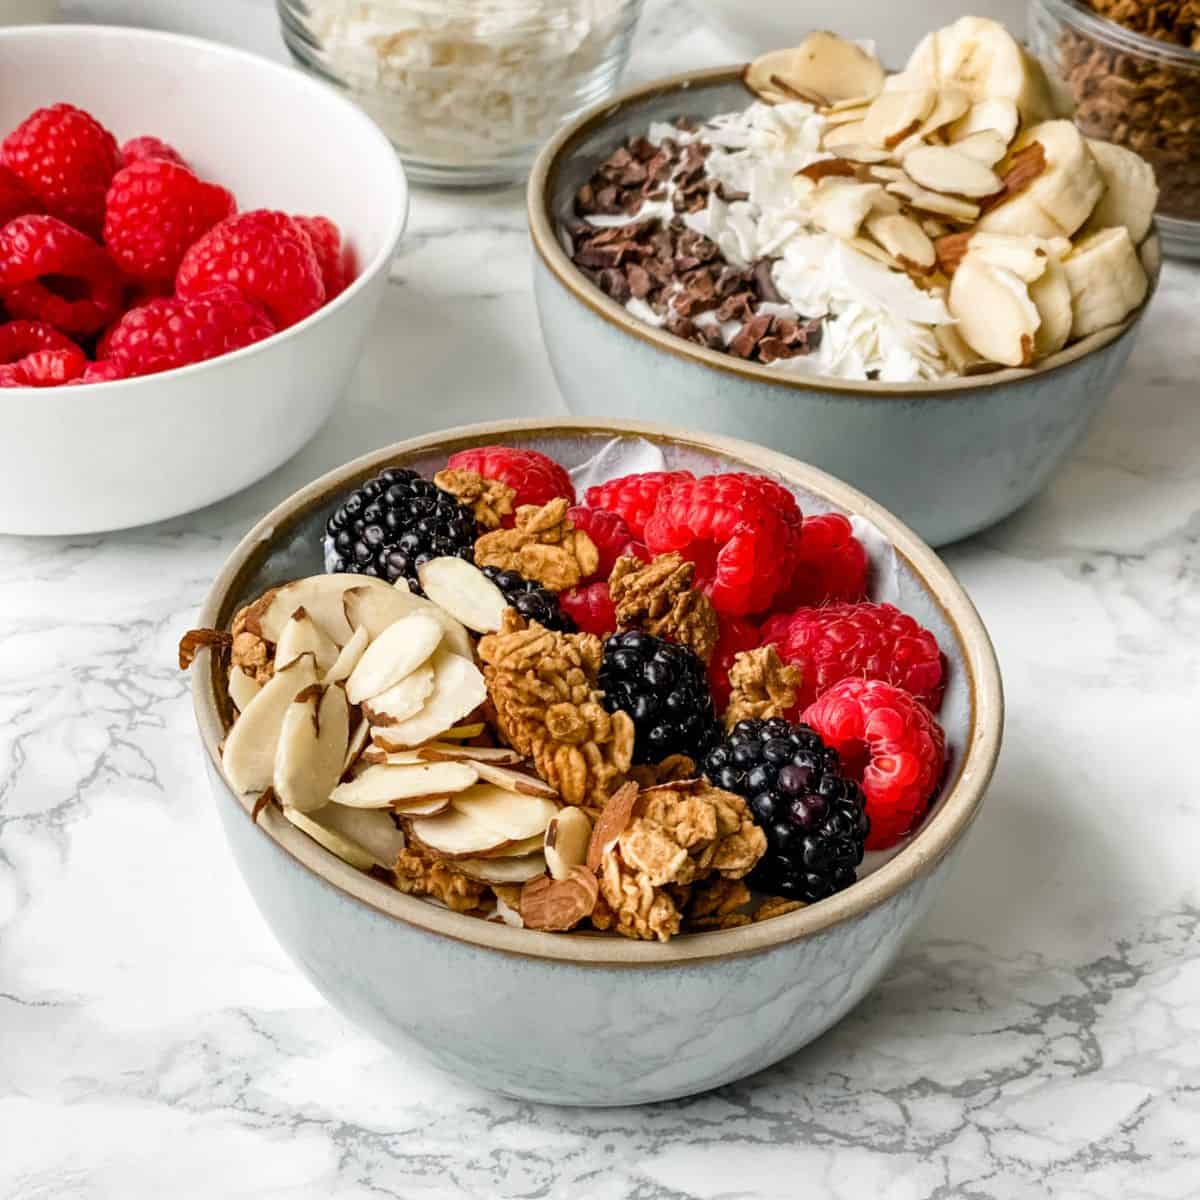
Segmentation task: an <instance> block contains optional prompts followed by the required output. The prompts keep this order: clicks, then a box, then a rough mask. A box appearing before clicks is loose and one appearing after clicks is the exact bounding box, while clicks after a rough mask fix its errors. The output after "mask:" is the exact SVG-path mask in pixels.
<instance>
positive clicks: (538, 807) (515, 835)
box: [441, 763, 558, 842]
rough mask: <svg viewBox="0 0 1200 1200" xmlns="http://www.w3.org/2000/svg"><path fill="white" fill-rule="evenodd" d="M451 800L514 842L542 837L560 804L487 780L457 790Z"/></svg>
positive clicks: (459, 807) (469, 814)
mask: <svg viewBox="0 0 1200 1200" xmlns="http://www.w3.org/2000/svg"><path fill="white" fill-rule="evenodd" d="M441 765H442V766H446V767H449V766H462V765H465V764H460V763H442V764H441ZM476 765H478V764H476ZM451 803H452V804H453V806H454V807H455V808H456V809H457V810H458V811H459V812H462V813H466V814H467V815H468V816H470V817H471V818H472V820H475V821H478V822H479V823H480V824H482V825H486V826H487V827H488V828H489V829H492V830H494V831H495V832H496V833H499V834H502V835H503V837H504V840H505V841H512V842H519V841H521V840H522V839H523V838H531V837H541V836H542V834H544V833H545V831H546V826H547V825H548V824H549V823H550V820H551V818H552V817H553V816H554V814H555V813H556V812H558V805H557V804H556V803H555V802H554V801H553V800H550V799H547V798H546V797H544V796H528V795H525V794H523V793H520V792H514V791H510V790H509V789H508V788H502V787H497V786H496V785H495V784H488V783H480V784H476V785H475V786H474V787H470V788H467V789H466V790H465V791H461V792H458V793H457V794H456V795H455V796H454V797H453V799H452V801H451Z"/></svg>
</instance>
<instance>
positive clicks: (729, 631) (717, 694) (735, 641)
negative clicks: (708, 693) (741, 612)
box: [708, 616, 759, 713]
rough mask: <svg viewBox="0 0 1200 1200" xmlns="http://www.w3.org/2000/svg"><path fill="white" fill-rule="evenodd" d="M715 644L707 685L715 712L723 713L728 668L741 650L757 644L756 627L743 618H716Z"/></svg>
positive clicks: (727, 697)
mask: <svg viewBox="0 0 1200 1200" xmlns="http://www.w3.org/2000/svg"><path fill="white" fill-rule="evenodd" d="M717 629H718V636H717V644H716V647H715V648H714V649H713V655H712V659H711V661H710V662H709V664H708V685H709V687H710V688H711V689H712V696H713V703H714V704H715V705H716V706H717V712H719V713H722V712H724V711H725V706H726V705H727V704H728V703H729V668H730V667H732V666H733V660H734V659H735V658H736V657H737V656H738V654H740V653H741V652H742V651H743V650H753V649H755V647H757V646H758V644H759V634H758V626H757V625H755V624H754V622H753V621H747V620H746V618H745V617H721V616H718V618H717Z"/></svg>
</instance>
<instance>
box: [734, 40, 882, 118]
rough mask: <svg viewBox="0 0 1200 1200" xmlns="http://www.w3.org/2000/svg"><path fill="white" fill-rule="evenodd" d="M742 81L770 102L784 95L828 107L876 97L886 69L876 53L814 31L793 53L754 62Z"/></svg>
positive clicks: (780, 52) (776, 52) (776, 53)
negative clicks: (838, 102)
mask: <svg viewBox="0 0 1200 1200" xmlns="http://www.w3.org/2000/svg"><path fill="white" fill-rule="evenodd" d="M742 78H743V81H744V82H745V84H746V86H747V87H748V88H749V89H750V90H751V91H752V92H754V93H756V94H757V95H759V96H762V97H764V98H766V99H768V100H769V101H771V102H775V101H776V100H777V99H778V97H779V96H780V95H782V96H784V97H788V96H790V97H792V98H800V99H809V100H810V101H811V102H815V103H817V104H820V105H825V106H828V105H830V104H834V103H836V102H837V101H839V100H852V99H855V98H858V97H874V96H877V95H878V94H879V91H880V89H881V88H882V87H883V80H884V70H883V67H882V66H880V64H879V60H878V59H877V58H876V57H875V56H874V55H873V54H868V53H867V52H866V51H865V50H863V49H862V47H860V46H856V45H855V44H854V43H853V42H848V41H846V40H845V39H844V38H840V37H838V36H837V35H836V34H833V33H825V32H814V33H810V34H809V35H808V36H807V37H805V38H804V40H803V41H802V42H801V43H800V44H799V45H798V46H795V47H793V48H792V49H790V50H772V51H771V52H770V53H769V54H764V55H762V56H761V57H759V58H756V59H755V60H754V61H753V62H752V63H751V64H750V65H749V66H748V67H747V68H746V71H745V74H744V75H743V77H742Z"/></svg>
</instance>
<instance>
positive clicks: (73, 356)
mask: <svg viewBox="0 0 1200 1200" xmlns="http://www.w3.org/2000/svg"><path fill="white" fill-rule="evenodd" d="M86 366H87V359H86V358H85V357H84V355H83V351H82V350H80V349H79V347H78V346H71V347H70V348H69V349H60V350H34V351H32V352H31V353H29V354H26V355H25V356H24V358H20V359H18V360H17V361H16V362H13V363H7V364H5V365H4V366H0V387H58V385H59V384H61V383H70V382H71V381H72V380H73V379H78V378H79V376H80V375H82V374H83V372H84V368H85V367H86Z"/></svg>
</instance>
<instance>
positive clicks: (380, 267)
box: [0, 24, 411, 401]
mask: <svg viewBox="0 0 1200 1200" xmlns="http://www.w3.org/2000/svg"><path fill="white" fill-rule="evenodd" d="M47 35H51V36H52V37H54V38H57V39H59V40H67V39H71V38H74V39H81V40H83V39H86V40H88V41H90V42H93V43H94V42H95V41H96V40H97V39H101V38H108V39H111V40H113V41H136V42H143V43H151V44H156V45H160V46H161V45H173V46H188V47H192V48H194V49H195V48H198V49H200V50H202V51H203V52H205V53H210V54H213V55H215V56H216V57H218V58H227V59H234V60H241V61H242V62H244V63H246V64H247V65H251V64H252V65H253V68H255V69H258V70H260V71H263V72H264V73H267V74H270V75H274V76H276V77H278V78H281V79H284V78H286V79H287V80H288V81H289V83H290V84H292V85H294V86H297V87H299V88H300V89H301V90H302V91H306V92H308V93H309V94H311V95H312V96H314V97H319V98H320V100H319V102H320V103H327V104H330V105H332V106H333V107H334V108H335V109H338V110H340V111H341V112H342V114H343V115H344V116H345V117H346V118H347V119H348V120H349V121H350V122H351V123H353V124H356V125H358V126H359V127H360V128H361V129H362V130H363V131H364V133H365V134H366V136H367V137H368V139H372V140H374V141H375V142H376V144H377V145H378V146H379V149H380V150H381V151H382V152H384V153H382V154H381V155H380V161H381V162H383V163H387V164H389V165H390V171H389V172H388V174H389V176H390V182H391V188H392V190H393V191H394V193H395V197H396V203H395V205H394V206H393V211H392V215H391V219H390V224H389V226H388V228H387V230H386V232H385V233H384V235H383V238H382V239H381V242H380V246H379V249H378V250H377V251H376V252H375V254H374V256H373V257H372V258H371V260H370V262H368V263H364V264H363V266H362V267H361V268H360V269H359V272H358V275H357V276H356V277H355V279H354V281H353V283H351V284H350V286H349V287H347V288H346V289H345V290H344V291H342V292H340V293H339V294H338V295H337V296H335V297H334V298H333V299H332V300H330V301H329V302H328V303H326V304H322V305H321V307H320V308H318V309H317V310H316V311H315V312H312V313H309V315H308V316H307V317H305V318H304V319H303V320H302V321H297V322H296V323H295V324H294V325H289V326H288V327H287V328H286V329H281V330H279V331H278V332H276V333H273V334H271V336H270V337H267V338H263V339H262V341H258V342H253V343H252V344H251V345H249V346H243V347H242V348H241V349H240V350H234V351H232V352H231V353H229V354H221V355H218V356H217V357H216V358H209V359H205V360H204V361H203V362H198V363H189V364H188V365H187V366H183V367H174V368H172V369H171V370H169V371H160V372H158V373H157V374H154V375H141V376H135V377H134V378H132V379H117V380H108V381H99V382H96V383H65V384H62V385H61V386H59V387H57V388H55V389H54V390H55V392H56V393H57V394H58V396H60V397H62V396H65V397H67V398H70V397H73V396H75V395H76V394H79V393H83V392H86V393H87V398H88V400H89V401H90V400H91V399H92V398H93V394H92V389H93V388H99V387H102V388H104V389H106V391H105V394H106V395H111V394H112V389H114V388H118V387H119V388H124V389H127V390H132V389H137V388H140V389H151V388H154V387H155V386H156V385H157V386H159V387H161V386H162V381H163V380H164V379H166V378H170V379H177V378H179V377H181V376H183V375H195V374H198V373H199V372H202V371H211V370H214V369H218V368H220V367H222V366H226V365H228V364H229V363H231V362H233V361H235V360H237V361H240V360H242V359H245V358H250V357H252V356H254V355H256V354H262V353H264V352H266V351H267V350H269V349H274V348H276V347H279V346H281V345H282V344H283V343H284V342H285V341H287V340H289V339H291V338H293V337H300V336H303V334H304V332H305V331H306V330H308V329H310V328H312V326H314V325H316V324H318V323H319V322H320V321H322V320H323V319H325V318H326V317H329V316H331V315H332V314H333V313H335V312H336V311H337V310H338V309H339V308H342V307H344V306H345V305H347V304H351V303H353V301H354V298H355V297H356V296H357V295H358V294H359V293H360V292H362V291H363V290H364V289H365V288H367V287H368V286H369V285H370V282H371V281H372V280H373V279H374V278H375V277H376V276H377V275H378V274H379V273H380V271H386V270H388V268H389V266H390V264H391V261H392V259H393V257H395V254H396V247H397V246H398V245H399V243H400V239H401V238H402V237H403V236H404V231H405V229H406V228H407V226H408V217H409V209H410V205H411V196H410V192H409V186H408V176H407V175H406V174H405V172H404V165H403V164H402V163H401V161H400V158H399V156H398V155H397V154H396V151H395V149H394V148H393V146H392V144H391V142H389V141H388V140H387V137H386V136H385V135H384V133H383V131H382V130H381V129H380V128H379V126H378V125H376V124H375V122H374V121H372V120H371V118H370V117H368V116H367V114H366V113H365V112H363V110H362V109H360V108H359V107H358V106H357V105H356V104H354V103H353V102H352V101H351V100H349V99H348V98H347V97H346V96H343V95H341V94H340V93H339V92H337V91H336V90H335V89H334V88H332V87H330V86H329V85H328V84H325V83H322V82H321V81H319V80H317V79H314V78H313V77H312V76H310V75H306V74H305V73H304V72H302V71H299V70H297V69H296V68H295V67H291V66H288V65H287V64H286V63H279V62H274V61H272V60H271V59H269V58H264V57H263V56H262V55H260V54H255V53H253V52H252V51H250V50H243V49H242V48H241V47H238V46H230V45H226V44H225V43H224V42H217V41H213V40H211V39H209V38H202V37H195V36H193V35H191V34H186V33H172V32H170V31H169V30H162V29H141V28H136V27H130V26H126V25H80V24H64V25H13V26H8V27H5V28H0V44H2V43H5V42H21V41H26V40H32V39H33V38H34V37H35V36H36V37H43V38H44V37H46V36H47ZM6 391H8V393H9V394H10V395H11V397H12V398H14V399H16V400H21V399H23V398H24V399H28V397H29V396H30V395H32V394H34V393H37V394H39V395H44V390H43V389H41V388H35V387H21V388H11V389H6Z"/></svg>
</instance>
